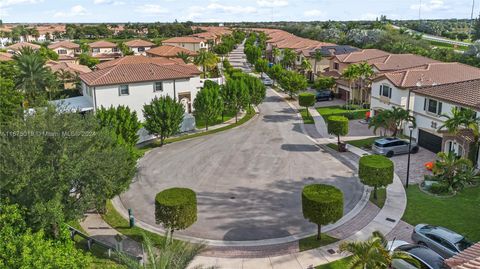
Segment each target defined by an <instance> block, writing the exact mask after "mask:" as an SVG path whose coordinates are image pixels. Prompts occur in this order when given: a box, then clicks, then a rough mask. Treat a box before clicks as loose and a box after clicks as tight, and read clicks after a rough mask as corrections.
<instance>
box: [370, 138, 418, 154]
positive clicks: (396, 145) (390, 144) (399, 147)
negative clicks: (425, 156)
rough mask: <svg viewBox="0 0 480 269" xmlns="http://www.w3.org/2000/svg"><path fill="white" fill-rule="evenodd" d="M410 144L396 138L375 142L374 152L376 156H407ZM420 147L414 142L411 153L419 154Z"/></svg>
mask: <svg viewBox="0 0 480 269" xmlns="http://www.w3.org/2000/svg"><path fill="white" fill-rule="evenodd" d="M408 148H409V142H408V141H405V140H402V139H399V138H396V137H387V138H381V139H377V140H375V142H374V143H373V146H372V150H373V152H374V153H375V154H380V155H385V156H387V157H389V158H390V157H392V156H393V155H399V154H405V153H408ZM418 150H419V147H418V146H417V143H415V142H412V146H411V148H410V152H411V153H414V154H415V153H417V152H418Z"/></svg>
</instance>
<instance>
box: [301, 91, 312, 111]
mask: <svg viewBox="0 0 480 269" xmlns="http://www.w3.org/2000/svg"><path fill="white" fill-rule="evenodd" d="M298 104H299V105H300V106H304V107H307V108H308V107H309V106H313V105H315V94H313V93H310V92H303V93H301V94H299V95H298Z"/></svg>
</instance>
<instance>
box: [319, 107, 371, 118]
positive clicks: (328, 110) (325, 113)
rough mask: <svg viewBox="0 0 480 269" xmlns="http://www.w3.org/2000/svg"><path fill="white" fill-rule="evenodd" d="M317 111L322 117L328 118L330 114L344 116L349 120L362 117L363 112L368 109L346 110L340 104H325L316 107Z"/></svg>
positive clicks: (363, 116) (363, 115)
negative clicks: (324, 105) (325, 105)
mask: <svg viewBox="0 0 480 269" xmlns="http://www.w3.org/2000/svg"><path fill="white" fill-rule="evenodd" d="M317 111H318V113H320V115H322V117H323V118H325V119H328V117H330V116H345V117H347V118H348V119H350V120H354V119H364V118H365V113H366V112H367V111H369V110H368V109H356V110H347V109H344V108H342V107H341V106H327V107H319V108H317Z"/></svg>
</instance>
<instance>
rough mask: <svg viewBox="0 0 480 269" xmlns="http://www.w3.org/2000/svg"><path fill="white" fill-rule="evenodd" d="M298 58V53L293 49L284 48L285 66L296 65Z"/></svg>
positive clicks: (283, 61)
mask: <svg viewBox="0 0 480 269" xmlns="http://www.w3.org/2000/svg"><path fill="white" fill-rule="evenodd" d="M296 59H297V54H296V53H295V52H294V51H293V50H292V49H284V50H283V59H282V61H281V62H282V65H283V66H284V67H285V68H291V67H294V65H295V60H296Z"/></svg>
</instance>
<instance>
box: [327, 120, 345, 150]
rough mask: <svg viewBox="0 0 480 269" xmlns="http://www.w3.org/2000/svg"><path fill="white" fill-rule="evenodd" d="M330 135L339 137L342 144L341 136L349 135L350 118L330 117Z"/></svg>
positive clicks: (328, 122)
mask: <svg viewBox="0 0 480 269" xmlns="http://www.w3.org/2000/svg"><path fill="white" fill-rule="evenodd" d="M327 129H328V133H329V134H332V135H336V136H337V137H338V143H339V144H340V136H343V135H347V134H348V118H346V117H343V116H330V117H328V119H327Z"/></svg>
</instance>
